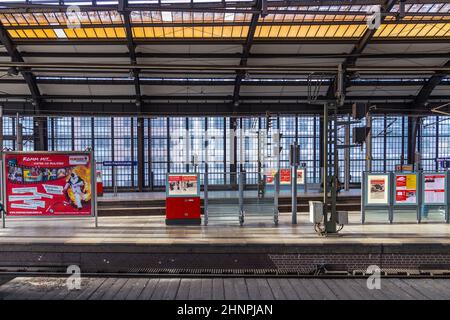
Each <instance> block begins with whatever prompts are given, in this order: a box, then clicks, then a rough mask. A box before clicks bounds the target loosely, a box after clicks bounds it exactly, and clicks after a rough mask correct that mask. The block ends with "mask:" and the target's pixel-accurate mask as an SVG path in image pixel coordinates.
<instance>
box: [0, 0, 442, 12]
mask: <svg viewBox="0 0 450 320" xmlns="http://www.w3.org/2000/svg"><path fill="white" fill-rule="evenodd" d="M447 1H448V0H441V1H440V2H447ZM51 2H52V1H51V0H49V1H46V3H45V4H42V3H40V4H36V3H33V2H27V3H23V1H22V2H21V1H17V2H14V1H7V2H5V1H2V2H0V4H1V6H2V7H4V8H2V9H0V12H4V11H6V12H29V11H35V12H40V11H47V12H48V11H50V10H51V11H52V12H64V11H66V10H67V8H68V6H70V5H71V4H76V5H78V6H79V7H80V10H81V11H114V10H116V9H117V7H115V6H114V5H111V4H96V5H93V4H92V2H84V3H83V1H72V2H70V1H67V0H66V1H62V2H61V3H60V2H59V1H54V3H51ZM255 2H256V1H255V0H251V1H236V2H234V1H226V2H225V1H221V2H200V3H194V2H190V3H161V2H160V1H159V2H158V3H149V4H132V5H130V6H128V7H127V8H126V10H127V11H140V10H141V11H142V10H145V11H175V12H179V11H183V12H218V13H223V12H227V13H228V12H235V13H236V12H241V13H254V12H255V11H256V10H255V8H254V5H255ZM319 2H320V3H318V1H317V0H304V1H301V5H302V6H317V5H318V4H319V5H322V6H336V5H374V4H382V1H381V0H343V1H337V0H321V1H319ZM414 3H424V4H425V3H434V2H433V0H415V1H414ZM295 5H297V6H298V2H295V1H290V0H284V1H271V2H270V3H269V8H268V9H267V13H273V12H275V11H277V12H278V11H283V9H280V10H273V9H270V8H280V7H287V6H291V7H292V6H295ZM284 11H287V10H284ZM331 11H332V10H331ZM298 12H305V10H298ZM313 12H315V11H313ZM332 12H333V13H334V11H332ZM306 13H308V12H306ZM317 13H318V14H320V13H322V14H323V12H320V11H317ZM336 13H337V14H342V12H339V11H336ZM349 13H350V14H352V13H353V11H350V12H349ZM355 14H356V12H355Z"/></svg>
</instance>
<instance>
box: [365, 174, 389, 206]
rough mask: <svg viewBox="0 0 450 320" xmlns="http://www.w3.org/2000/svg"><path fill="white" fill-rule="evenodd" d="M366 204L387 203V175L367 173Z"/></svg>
mask: <svg viewBox="0 0 450 320" xmlns="http://www.w3.org/2000/svg"><path fill="white" fill-rule="evenodd" d="M367 204H376V205H381V204H384V205H389V175H387V174H377V175H374V174H368V175H367Z"/></svg>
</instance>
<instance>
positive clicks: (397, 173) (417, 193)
mask: <svg viewBox="0 0 450 320" xmlns="http://www.w3.org/2000/svg"><path fill="white" fill-rule="evenodd" d="M407 175H414V176H415V177H416V201H415V202H413V203H402V202H397V177H398V176H407ZM419 179H420V176H419V174H418V173H417V172H395V173H394V191H393V192H394V196H393V199H392V200H393V202H394V205H395V206H401V207H416V206H418V205H419V203H420V201H419V198H420V190H419Z"/></svg>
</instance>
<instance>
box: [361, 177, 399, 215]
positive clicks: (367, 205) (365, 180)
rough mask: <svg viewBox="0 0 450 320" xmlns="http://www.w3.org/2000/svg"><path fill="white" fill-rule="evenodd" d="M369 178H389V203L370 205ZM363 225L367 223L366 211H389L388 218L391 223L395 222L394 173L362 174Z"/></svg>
mask: <svg viewBox="0 0 450 320" xmlns="http://www.w3.org/2000/svg"><path fill="white" fill-rule="evenodd" d="M369 176H387V177H388V183H387V184H388V186H389V190H388V194H387V196H388V202H387V203H368V199H367V198H368V196H367V192H368V182H369ZM361 181H362V182H361V184H362V185H361V223H362V224H364V223H365V222H366V209H386V210H387V218H388V221H389V223H392V221H393V206H392V189H393V186H392V184H393V182H392V181H393V178H392V172H367V171H364V172H363V173H362V180H361Z"/></svg>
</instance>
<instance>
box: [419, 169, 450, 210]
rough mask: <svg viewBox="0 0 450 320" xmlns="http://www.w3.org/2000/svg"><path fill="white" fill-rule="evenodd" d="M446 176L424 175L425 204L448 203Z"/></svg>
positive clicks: (441, 174) (443, 174)
mask: <svg viewBox="0 0 450 320" xmlns="http://www.w3.org/2000/svg"><path fill="white" fill-rule="evenodd" d="M446 182H447V181H446V174H445V173H424V174H423V202H424V204H445V203H446V192H445V187H446Z"/></svg>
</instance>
